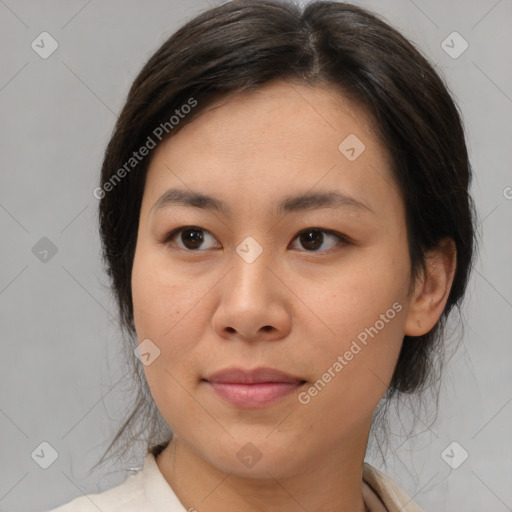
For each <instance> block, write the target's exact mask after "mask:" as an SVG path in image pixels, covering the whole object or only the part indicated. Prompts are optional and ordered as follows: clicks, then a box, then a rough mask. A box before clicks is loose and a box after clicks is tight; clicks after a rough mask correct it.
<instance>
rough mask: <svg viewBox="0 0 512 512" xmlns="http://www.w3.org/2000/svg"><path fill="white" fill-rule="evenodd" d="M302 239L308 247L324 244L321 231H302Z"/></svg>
mask: <svg viewBox="0 0 512 512" xmlns="http://www.w3.org/2000/svg"><path fill="white" fill-rule="evenodd" d="M301 241H302V244H303V245H304V247H305V248H306V249H318V247H320V246H321V245H322V241H323V235H322V233H321V232H320V231H308V232H306V233H302V235H301Z"/></svg>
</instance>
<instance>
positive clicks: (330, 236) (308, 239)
mask: <svg viewBox="0 0 512 512" xmlns="http://www.w3.org/2000/svg"><path fill="white" fill-rule="evenodd" d="M178 235H181V236H179V237H178ZM175 238H177V241H174V239H175ZM208 240H209V241H210V243H212V242H213V245H214V246H213V247H212V246H211V247H206V248H205V247H203V249H212V248H221V246H220V244H218V243H217V245H216V247H215V238H214V237H213V235H212V234H211V233H210V232H209V231H207V230H205V229H202V228H199V227H194V226H189V227H182V228H178V229H175V230H173V231H172V232H171V233H169V234H168V235H167V236H166V237H165V239H164V240H163V243H164V244H165V245H177V246H178V247H179V248H180V249H183V250H185V251H197V250H198V249H200V248H201V246H203V245H204V243H205V242H207V241H208ZM293 240H294V241H295V240H298V241H299V242H300V244H301V245H302V247H303V248H305V249H306V250H307V252H319V251H327V250H329V249H332V248H333V247H336V245H338V244H340V243H341V245H346V244H347V243H348V240H347V238H346V237H345V236H343V235H342V234H341V233H336V232H334V231H330V230H326V229H320V228H308V229H304V230H302V231H301V232H300V233H298V234H297V235H296V236H295V238H294V239H293ZM326 240H328V241H329V240H330V242H328V243H327V245H328V247H324V248H323V249H322V248H321V247H322V245H324V244H325V241H326ZM292 249H296V247H292Z"/></svg>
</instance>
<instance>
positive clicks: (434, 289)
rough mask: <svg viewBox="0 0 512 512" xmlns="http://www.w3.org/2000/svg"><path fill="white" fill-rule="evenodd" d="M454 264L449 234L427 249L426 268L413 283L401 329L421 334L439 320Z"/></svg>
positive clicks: (451, 241) (413, 333)
mask: <svg viewBox="0 0 512 512" xmlns="http://www.w3.org/2000/svg"><path fill="white" fill-rule="evenodd" d="M456 265H457V250H456V247H455V242H454V241H453V240H452V239H451V238H444V239H443V240H441V241H440V242H439V244H438V245H437V246H436V247H435V248H434V249H431V250H430V251H428V253H427V255H426V257H425V266H426V271H425V272H424V273H423V275H422V276H420V277H419V278H418V280H417V282H416V284H415V287H414V291H413V293H412V298H411V301H410V303H409V310H408V312H407V318H406V321H405V328H404V333H405V334H406V335H407V336H422V335H423V334H426V333H427V332H429V331H430V330H431V329H432V328H433V327H434V325H435V324H436V322H437V321H438V320H439V317H440V316H441V314H442V312H443V310H444V307H445V305H446V301H447V300H448V296H449V294H450V289H451V287H452V283H453V277H454V275H455V269H456Z"/></svg>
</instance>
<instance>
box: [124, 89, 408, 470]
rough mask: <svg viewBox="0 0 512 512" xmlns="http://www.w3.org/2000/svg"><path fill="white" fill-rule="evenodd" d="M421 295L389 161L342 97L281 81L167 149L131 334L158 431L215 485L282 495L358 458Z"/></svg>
mask: <svg viewBox="0 0 512 512" xmlns="http://www.w3.org/2000/svg"><path fill="white" fill-rule="evenodd" d="M171 190H174V191H175V192H171V193H170V192H169V191H171ZM177 191H179V192H177ZM165 194H168V195H167V200H165V197H166V196H165ZM196 194H197V195H199V194H200V195H201V196H205V197H206V196H208V199H206V198H205V197H203V198H202V199H201V198H196V199H195V200H194V199H193V196H194V195H196ZM162 198H164V199H162ZM182 228H183V229H182ZM179 229H182V231H179ZM171 232H173V233H174V234H173V235H170V236H169V234H170V233H171ZM409 279H410V263H409V255H408V247H407V238H406V224H405V212H404V206H403V202H402V199H401V197H400V195H399V192H398V189H397V186H396V184H395V183H394V181H393V179H392V177H391V169H390V161H389V157H388V155H387V154H386V152H385V150H384V149H383V147H382V146H381V145H380V143H379V142H378V139H377V137H376V136H375V135H374V133H373V132H372V124H371V121H370V119H369V118H368V117H367V116H366V115H365V113H364V112H363V111H362V110H360V109H359V108H357V107H356V106H355V105H354V104H352V103H350V102H349V101H348V100H343V98H342V97H340V95H339V93H337V92H334V91H331V90H329V89H322V88H317V87H314V88H312V87H308V86H299V85H291V84H288V83H285V82H276V83H273V84H271V85H267V86H265V87H263V88H261V89H260V90H258V91H256V92H251V93H243V94H239V95H235V96H231V97H230V98H225V99H223V100H219V101H217V102H216V103H214V104H213V105H212V106H211V107H209V108H208V109H206V110H205V111H204V112H202V113H201V115H200V116H199V117H198V118H197V119H195V120H194V121H193V122H191V123H190V124H188V125H186V126H185V127H184V128H183V129H182V130H181V131H179V132H178V133H177V134H176V135H174V136H172V137H171V138H170V139H168V140H167V141H166V142H165V143H163V144H162V145H160V146H159V147H158V148H157V149H156V150H155V153H154V155H153V159H152V162H151V164H150V167H149V171H148V174H147V180H146V184H145V190H144V196H143V201H142V207H141V212H140V224H139V231H138V238H137V246H136V252H135V259H134V265H133V274H132V293H133V306H134V319H135V326H136V330H137V335H138V339H139V343H142V342H143V343H144V345H142V346H141V347H140V349H141V352H142V353H143V354H145V355H144V356H143V360H144V362H145V366H144V370H145V375H146V378H147V382H148V385H149V387H150V390H151V394H152V396H153V399H154V400H155V403H156V405H157V407H158V409H159V410H160V412H161V414H162V416H163V417H164V419H165V420H166V421H167V423H168V424H169V426H170V428H171V429H172V431H173V432H174V434H175V436H177V438H178V439H180V441H181V442H182V443H183V444H184V445H186V446H188V447H189V448H190V449H191V450H193V452H194V453H195V454H196V455H198V456H199V457H200V458H201V459H203V460H205V461H207V462H209V463H211V464H213V465H214V466H216V467H217V468H219V469H222V470H223V471H226V472H232V473H235V474H239V475H251V476H254V477H258V476H259V477H264V478H267V477H268V473H267V472H269V473H270V474H272V475H273V476H274V477H276V478H278V477H279V476H286V475H293V474H294V473H297V472H299V471H301V469H299V468H305V467H311V465H315V464H317V465H318V464H321V463H324V462H325V461H326V460H328V459H329V458H332V459H333V460H334V459H335V458H336V460H340V456H341V457H342V459H343V457H345V458H346V457H352V456H355V455H356V454H357V456H358V457H359V456H361V452H362V453H363V454H364V450H365V448H366V443H367V437H368V431H369V428H370V424H371V419H372V414H373V412H374V409H375V407H376V406H377V404H378V402H379V400H380V399H381V398H382V397H383V395H384V393H385V391H386V389H387V387H388V384H389V382H390V380H391V376H392V373H393V370H394V368H395V364H396V361H397V358H398V354H399V351H400V348H401V344H402V340H403V336H404V332H405V331H406V329H405V324H406V319H407V315H408V305H409V302H408V300H409V299H408V289H409V283H410V281H409ZM144 340H146V341H144ZM147 340H150V341H147ZM158 351H159V353H158ZM224 370H226V372H224ZM231 370H232V371H231ZM219 372H221V373H219ZM281 372H282V373H281ZM215 374H217V375H215ZM283 374H286V375H283ZM298 447H300V448H299V449H297V448H298Z"/></svg>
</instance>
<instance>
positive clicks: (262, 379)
mask: <svg viewBox="0 0 512 512" xmlns="http://www.w3.org/2000/svg"><path fill="white" fill-rule="evenodd" d="M202 381H203V382H205V383H206V385H208V386H209V387H210V388H211V389H212V390H213V391H214V392H215V394H216V395H217V396H218V397H220V398H221V399H222V400H224V401H225V402H227V403H229V404H231V405H233V406H235V407H240V408H246V409H256V408H260V407H265V406H268V405H271V404H273V403H275V402H277V401H280V400H282V399H283V398H285V397H287V396H289V395H291V394H292V393H293V392H294V391H295V390H297V389H298V388H300V387H301V386H303V385H304V384H305V383H306V382H307V381H306V380H305V379H302V378H300V377H296V376H294V375H290V374H288V373H285V372H282V371H280V370H276V369H274V368H256V369H254V370H244V369H241V368H227V369H225V370H221V371H219V372H215V373H213V374H212V375H210V376H209V377H207V378H205V379H202Z"/></svg>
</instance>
